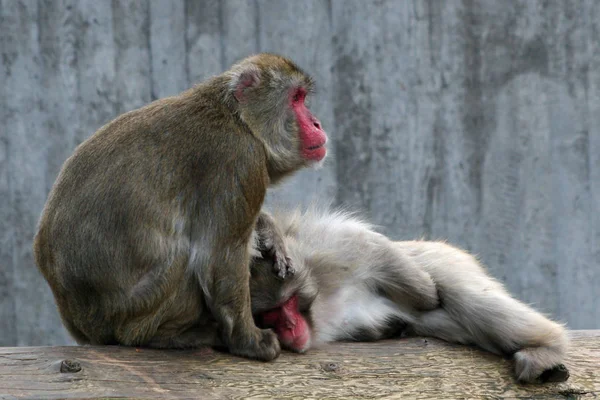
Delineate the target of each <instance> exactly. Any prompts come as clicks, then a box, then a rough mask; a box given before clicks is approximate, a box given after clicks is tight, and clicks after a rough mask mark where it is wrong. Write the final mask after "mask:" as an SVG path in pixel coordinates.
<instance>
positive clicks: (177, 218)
mask: <svg viewBox="0 0 600 400" xmlns="http://www.w3.org/2000/svg"><path fill="white" fill-rule="evenodd" d="M244 82H250V84H245V83H244ZM311 84H312V82H311V79H310V78H309V77H308V76H307V75H306V74H304V73H303V72H302V71H301V70H300V69H299V68H298V67H296V66H295V65H294V64H293V63H292V62H291V61H290V60H287V59H285V58H283V57H279V56H276V55H271V54H261V55H257V56H253V57H250V58H247V59H245V60H242V61H241V62H239V63H238V64H236V65H234V66H233V67H232V68H231V69H230V70H229V71H227V72H225V73H223V74H222V75H219V76H216V77H214V78H211V79H209V80H207V81H205V82H203V83H201V84H199V85H197V86H196V87H194V88H192V89H189V90H187V91H185V92H183V93H181V94H179V95H177V96H174V97H169V98H165V99H161V100H157V101H155V102H153V103H151V104H149V105H147V106H145V107H142V108H140V109H138V110H134V111H131V112H128V113H126V114H123V115H121V116H119V117H118V118H116V119H115V120H113V121H112V122H110V123H108V124H106V125H105V126H104V127H102V128H101V129H100V130H98V132H96V133H95V134H94V135H92V136H91V137H90V138H89V139H88V140H87V141H85V142H84V143H82V144H81V145H80V146H79V147H78V148H77V149H76V150H75V152H74V154H73V155H72V156H71V157H70V158H69V159H68V160H67V161H66V162H65V164H64V166H63V168H62V170H61V172H60V175H59V177H58V179H57V181H56V183H55V185H54V187H53V188H52V191H51V193H50V195H49V198H48V201H47V204H46V206H45V209H44V211H43V214H42V216H41V219H40V223H39V230H38V232H37V234H36V236H35V243H34V251H35V258H36V262H37V264H38V266H39V269H40V271H41V272H42V273H43V275H44V277H45V278H46V280H47V281H48V283H49V285H50V287H51V288H52V291H53V293H54V296H55V298H56V302H57V305H58V308H59V310H60V314H61V316H62V319H63V321H64V323H65V325H66V327H67V328H68V329H69V331H70V332H71V333H72V334H73V336H74V337H75V339H76V340H77V341H78V342H79V343H91V344H117V343H118V344H124V345H136V346H141V345H148V346H155V347H195V346H199V345H204V344H206V345H214V344H218V345H221V344H222V345H225V346H226V347H228V348H229V350H230V351H231V352H232V353H234V354H239V355H243V356H248V357H252V358H257V359H262V360H270V359H273V358H275V357H277V355H278V354H279V344H278V342H277V340H276V337H275V336H274V334H273V333H272V332H271V331H269V330H259V329H258V328H256V326H255V325H254V322H253V321H252V316H251V312H250V294H249V288H248V279H249V270H248V268H249V262H250V253H249V251H250V248H251V247H252V245H253V243H252V242H251V241H252V234H253V228H254V225H255V223H256V221H257V217H258V216H259V212H260V208H261V206H262V203H263V200H264V196H265V192H266V189H267V187H268V186H269V184H272V183H274V182H277V181H279V180H280V179H281V178H283V177H285V176H287V175H289V174H291V173H293V172H294V171H296V170H298V169H300V168H302V167H305V166H307V165H309V164H310V162H309V161H307V160H305V159H304V158H303V157H302V155H301V151H300V150H301V147H302V142H301V139H299V128H298V124H297V123H296V121H295V119H294V118H295V116H294V113H293V112H292V111H291V110H290V108H289V106H288V103H287V93H288V92H287V91H288V90H290V88H293V87H295V86H306V87H309V86H310V85H311ZM281 250H282V251H284V249H281ZM284 255H285V254H284ZM284 275H285V274H284Z"/></svg>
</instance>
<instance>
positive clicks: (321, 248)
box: [290, 212, 439, 310]
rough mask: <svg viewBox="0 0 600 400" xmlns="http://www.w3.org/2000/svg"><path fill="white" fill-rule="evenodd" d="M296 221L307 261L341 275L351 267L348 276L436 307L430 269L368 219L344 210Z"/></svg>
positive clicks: (424, 307) (414, 304)
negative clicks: (381, 232)
mask: <svg viewBox="0 0 600 400" xmlns="http://www.w3.org/2000/svg"><path fill="white" fill-rule="evenodd" d="M296 221H297V222H295V224H297V226H291V229H290V230H291V231H295V232H296V235H297V237H296V241H297V243H298V244H299V246H300V251H301V254H306V255H307V257H308V260H309V263H310V264H312V265H320V266H323V265H328V266H333V267H334V270H336V271H338V272H339V274H341V275H343V274H346V273H350V274H351V275H352V276H353V277H352V279H354V280H364V283H365V284H367V285H369V287H372V288H376V289H377V290H380V291H382V292H384V293H386V294H387V295H388V296H390V298H391V299H393V300H397V301H403V302H405V303H406V304H407V305H410V306H412V307H414V308H415V309H417V310H432V309H434V308H436V307H438V305H439V298H438V294H437V288H436V285H435V282H434V281H433V280H432V279H431V276H430V275H429V273H428V272H427V271H425V270H423V269H422V268H420V267H419V266H418V265H417V264H416V263H415V262H414V261H413V260H412V259H410V258H409V257H407V256H406V255H405V254H404V253H403V252H401V251H399V250H398V249H397V248H396V247H395V245H394V243H393V242H392V241H391V240H389V239H388V238H387V237H385V236H384V235H381V234H379V233H377V232H375V231H374V230H373V229H372V228H371V226H369V225H368V224H366V223H363V222H361V221H359V220H356V219H353V218H351V217H349V216H347V215H345V214H343V213H337V214H323V215H321V214H319V213H312V212H308V213H306V214H304V215H303V216H302V217H301V218H299V219H297V220H296ZM322 269H323V268H322ZM330 269H331V268H327V270H328V273H329V272H330V271H329V270H330ZM323 270H324V269H323ZM345 271H348V272H345ZM315 273H316V274H319V273H320V271H315ZM341 275H340V276H341ZM329 280H330V279H324V280H323V281H329ZM335 281H336V282H337V281H340V279H335ZM323 284H326V285H330V284H334V283H327V282H323Z"/></svg>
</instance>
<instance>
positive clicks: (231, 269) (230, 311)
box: [200, 245, 281, 361]
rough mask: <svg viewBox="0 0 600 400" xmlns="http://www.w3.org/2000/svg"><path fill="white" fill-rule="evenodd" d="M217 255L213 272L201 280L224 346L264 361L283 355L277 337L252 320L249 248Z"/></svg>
mask: <svg viewBox="0 0 600 400" xmlns="http://www.w3.org/2000/svg"><path fill="white" fill-rule="evenodd" d="M216 254H219V255H220V256H213V257H212V260H213V261H211V262H210V265H211V266H212V269H211V268H206V269H205V270H203V271H201V276H200V281H201V285H202V286H203V287H204V288H205V289H204V290H205V292H207V296H206V297H207V299H206V300H207V303H208V304H209V307H210V309H211V310H212V312H213V315H214V317H215V319H216V320H217V322H218V324H219V330H220V334H221V338H222V340H223V343H224V345H225V346H226V347H227V348H228V349H229V351H230V352H231V353H232V354H235V355H239V356H244V357H248V358H254V359H258V360H263V361H270V360H273V359H275V358H277V357H278V356H279V353H280V352H281V349H280V345H279V341H278V340H277V335H275V333H274V332H273V331H272V330H270V329H259V328H257V327H256V325H255V323H254V319H253V318H252V310H251V306H250V283H249V282H250V257H249V254H248V248H247V246H245V245H240V246H238V247H230V248H228V249H223V250H221V251H219V252H217V253H216ZM207 270H208V271H207ZM207 284H208V285H207ZM207 289H208V290H207Z"/></svg>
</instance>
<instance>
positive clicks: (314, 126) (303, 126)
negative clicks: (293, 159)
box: [290, 87, 327, 162]
mask: <svg viewBox="0 0 600 400" xmlns="http://www.w3.org/2000/svg"><path fill="white" fill-rule="evenodd" d="M306 94H307V93H306V90H305V89H304V88H302V87H299V88H295V89H293V90H292V91H291V92H290V106H291V108H292V110H294V114H296V120H297V121H298V127H299V129H300V140H301V142H302V156H303V157H304V158H305V159H306V160H309V161H315V162H318V161H321V160H322V159H324V158H325V156H326V155H327V149H326V147H325V145H326V144H327V134H326V133H325V131H324V130H323V129H322V128H321V123H320V122H319V120H318V119H317V118H316V117H315V116H314V115H312V113H311V112H310V110H309V109H308V108H307V107H306V104H305V103H304V102H305V99H306Z"/></svg>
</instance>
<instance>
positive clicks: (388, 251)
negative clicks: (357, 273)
mask: <svg viewBox="0 0 600 400" xmlns="http://www.w3.org/2000/svg"><path fill="white" fill-rule="evenodd" d="M367 257H371V260H370V261H367V263H366V264H364V265H366V266H367V267H368V269H367V270H366V271H365V272H364V274H362V276H364V277H365V282H366V283H367V284H368V285H369V286H371V287H374V288H376V289H377V290H379V291H381V292H383V294H384V295H385V296H386V297H388V298H389V299H391V300H392V301H394V302H396V303H397V304H407V303H408V304H409V305H410V306H412V307H414V308H415V309H417V310H433V309H435V308H437V307H438V306H439V297H438V293H437V287H436V285H435V282H434V280H433V279H432V278H431V276H430V275H429V274H428V273H427V272H426V271H424V270H423V269H421V268H419V267H418V265H417V264H416V263H415V262H414V261H413V260H411V259H410V258H408V257H406V256H405V255H404V253H402V252H401V251H398V250H397V249H396V248H395V247H394V246H393V244H392V242H389V241H387V239H386V240H384V241H379V242H378V243H377V244H375V246H374V247H373V248H371V249H369V251H368V253H367ZM365 261H366V260H365Z"/></svg>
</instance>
